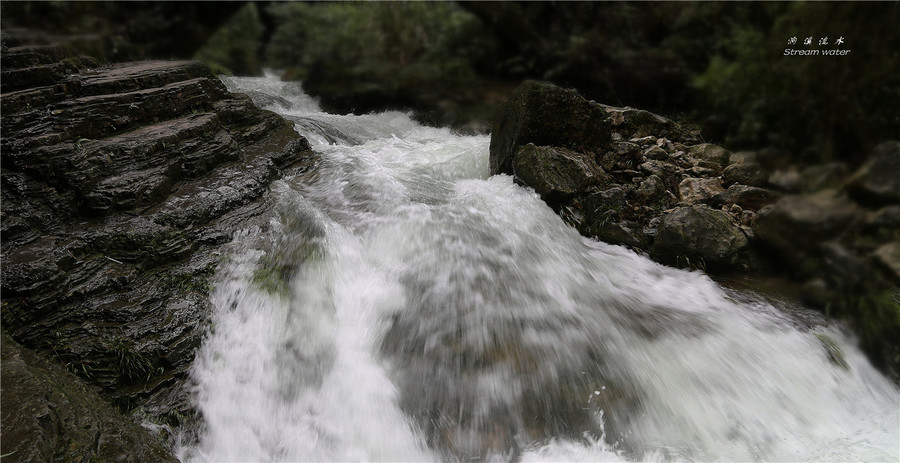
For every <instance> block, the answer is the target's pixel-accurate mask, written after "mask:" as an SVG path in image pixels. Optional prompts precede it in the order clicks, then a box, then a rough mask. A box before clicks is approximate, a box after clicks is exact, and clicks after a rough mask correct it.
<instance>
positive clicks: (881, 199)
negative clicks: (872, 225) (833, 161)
mask: <svg viewBox="0 0 900 463" xmlns="http://www.w3.org/2000/svg"><path fill="white" fill-rule="evenodd" d="M849 186H850V191H851V194H852V195H853V197H854V198H858V199H859V200H860V201H864V202H866V203H870V204H874V205H884V204H898V203H900V142H897V141H888V142H884V143H882V144H880V145H878V146H877V147H875V149H874V150H873V151H872V154H870V155H869V159H868V160H867V161H866V162H865V164H863V165H862V167H860V168H859V170H857V171H856V173H854V174H853V178H852V179H851V180H850V184H849Z"/></svg>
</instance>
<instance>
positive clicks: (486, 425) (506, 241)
mask: <svg viewBox="0 0 900 463" xmlns="http://www.w3.org/2000/svg"><path fill="white" fill-rule="evenodd" d="M223 79H224V80H225V83H226V85H227V86H228V87H229V90H232V91H237V92H244V93H248V94H250V95H251V96H252V97H253V99H254V101H255V102H256V103H257V104H258V105H260V106H262V107H264V108H265V109H269V110H272V111H275V112H277V113H279V114H281V115H283V116H284V117H285V118H287V119H289V120H291V121H293V122H294V124H295V127H296V129H297V131H298V132H299V133H300V134H302V135H303V136H305V137H307V139H308V140H309V141H310V143H311V145H312V146H313V149H314V150H316V151H317V152H318V153H320V155H321V159H320V160H319V161H318V166H317V167H316V169H315V171H314V172H312V173H303V174H297V175H293V176H288V177H286V178H283V179H281V180H279V181H277V182H275V184H274V185H273V195H274V197H275V213H274V218H273V219H272V220H271V221H270V223H268V224H267V225H266V226H260V227H255V228H251V229H246V230H242V231H241V232H240V233H238V235H237V236H236V237H235V239H234V241H233V242H232V243H231V244H229V245H228V246H227V247H226V250H225V251H223V263H222V264H221V265H220V266H219V270H218V274H217V275H216V283H215V289H214V291H213V292H212V294H211V298H212V302H213V304H214V307H215V308H214V313H213V315H212V328H211V330H210V334H209V335H208V336H207V338H206V340H205V341H204V343H203V345H202V346H201V348H200V350H199V351H198V355H197V358H196V360H195V363H194V365H193V368H192V378H193V380H194V381H195V383H196V391H195V392H196V401H197V408H198V410H200V412H201V415H202V426H201V428H200V429H198V430H195V433H196V434H197V436H198V438H197V439H185V440H184V443H183V444H182V445H180V446H179V448H178V449H177V452H178V455H179V458H180V459H181V460H182V461H184V462H224V461H244V462H248V461H253V462H257V461H484V460H489V461H510V460H515V461H847V460H853V461H898V459H900V414H898V413H900V412H898V409H900V392H898V389H897V388H896V386H894V385H893V384H892V383H891V382H889V381H888V380H887V379H885V378H884V377H883V376H882V375H881V374H880V373H879V372H878V371H876V370H875V369H874V368H873V367H872V366H871V365H870V364H869V362H868V360H867V359H866V358H865V356H864V355H863V354H862V353H861V352H860V351H859V349H858V348H857V347H856V346H855V343H854V340H853V339H852V336H850V335H849V334H848V332H847V331H846V330H844V329H843V328H842V327H841V326H839V325H836V324H832V323H828V322H827V321H826V320H824V318H823V317H821V316H820V315H818V314H817V313H812V312H809V311H807V310H805V309H803V308H801V307H795V306H792V305H790V304H788V303H776V302H772V301H769V300H767V299H765V298H762V297H760V296H756V295H753V294H750V293H745V292H739V291H735V290H731V289H726V288H723V287H720V286H719V285H717V284H716V283H715V282H713V281H712V280H711V279H710V278H708V277H707V276H706V275H704V274H702V273H700V272H688V271H685V270H680V269H674V268H670V267H665V266H662V265H659V264H657V263H654V262H653V261H651V260H649V259H648V258H646V257H644V256H641V255H639V254H636V253H634V252H632V251H630V250H628V249H626V248H624V247H620V246H612V245H608V244H605V243H602V242H597V241H595V240H591V239H588V238H584V237H582V236H581V235H579V234H578V232H577V231H576V230H575V229H573V228H572V227H570V226H568V225H566V224H565V223H564V222H563V221H562V219H560V218H559V217H558V216H557V215H556V214H555V213H554V212H553V211H552V210H551V209H550V208H549V207H548V206H546V205H545V204H544V203H543V202H542V201H541V199H540V198H539V197H538V196H537V194H536V193H535V192H534V191H533V190H531V189H529V188H524V187H522V186H519V185H517V184H515V183H514V182H513V179H512V177H510V176H507V175H497V176H489V174H488V144H489V142H490V136H488V135H482V136H460V135H457V134H454V133H453V132H451V131H450V130H449V129H440V128H431V127H424V126H421V125H419V124H417V123H416V122H414V121H412V120H411V119H410V118H409V117H408V115H407V114H404V113H400V112H386V113H382V114H370V115H363V116H354V115H346V116H341V115H332V114H327V113H324V112H322V111H321V110H320V109H319V107H318V105H317V104H316V102H315V101H314V100H313V99H311V98H310V97H308V96H306V95H304V94H303V93H302V91H301V90H300V87H299V85H297V84H295V83H283V82H280V81H279V80H278V79H277V78H275V77H272V76H270V77H267V78H223Z"/></svg>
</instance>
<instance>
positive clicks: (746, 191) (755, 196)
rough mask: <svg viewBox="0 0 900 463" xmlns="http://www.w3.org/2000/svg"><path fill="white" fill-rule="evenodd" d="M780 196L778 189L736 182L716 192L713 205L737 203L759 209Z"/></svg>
mask: <svg viewBox="0 0 900 463" xmlns="http://www.w3.org/2000/svg"><path fill="white" fill-rule="evenodd" d="M780 197H781V193H778V192H777V191H773V190H769V189H766V188H758V187H754V186H747V185H739V184H735V185H731V186H730V187H728V189H727V190H725V191H722V192H720V193H718V194H716V195H715V196H714V197H713V198H712V205H713V206H716V207H719V206H726V205H731V204H737V205H738V206H740V207H741V208H743V209H749V210H753V211H757V210H759V209H761V208H762V207H765V206H768V205H769V204H772V203H774V202H775V201H777V200H778V198H780Z"/></svg>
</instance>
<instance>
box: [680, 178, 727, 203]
mask: <svg viewBox="0 0 900 463" xmlns="http://www.w3.org/2000/svg"><path fill="white" fill-rule="evenodd" d="M723 191H724V189H723V188H722V181H721V180H719V179H718V178H717V177H712V178H695V177H691V178H686V179H684V180H682V181H681V183H679V184H678V195H679V198H680V199H681V201H682V202H684V203H685V204H687V205H689V206H690V205H692V204H697V203H703V204H705V203H708V202H710V201H711V200H712V198H713V197H715V196H716V195H718V194H719V193H721V192H723Z"/></svg>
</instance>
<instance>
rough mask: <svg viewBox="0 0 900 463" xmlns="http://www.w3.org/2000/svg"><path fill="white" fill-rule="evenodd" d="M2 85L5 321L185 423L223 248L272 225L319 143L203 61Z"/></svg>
mask: <svg viewBox="0 0 900 463" xmlns="http://www.w3.org/2000/svg"><path fill="white" fill-rule="evenodd" d="M30 53H38V52H37V51H34V50H32V51H30ZM54 53H56V52H54ZM4 56H5V55H4ZM60 56H64V54H63V53H62V52H59V53H58V55H53V56H52V57H50V58H47V60H48V61H52V60H54V59H59V57H60ZM4 60H5V61H4V72H6V71H10V72H12V71H13V69H6V66H7V64H9V65H10V66H13V65H14V64H15V63H19V64H22V65H25V66H30V65H31V64H29V63H31V62H32V61H30V60H25V59H22V60H12V61H10V60H6V58H4ZM10 63H11V64H10ZM4 92H5V93H3V95H2V98H0V108H2V119H0V126H2V138H0V148H2V164H3V170H2V172H0V196H2V211H0V213H2V233H3V241H2V244H0V252H2V258H3V268H2V273H0V289H2V298H3V312H2V318H3V326H4V331H5V332H6V333H8V334H9V335H10V336H11V337H12V338H13V339H15V340H16V341H17V342H19V343H21V344H22V345H24V346H25V347H26V348H28V349H32V350H34V351H36V352H38V353H43V354H46V355H48V356H50V357H52V358H53V360H54V361H55V362H58V363H60V364H62V365H67V366H68V367H69V369H70V370H71V371H72V372H73V373H74V374H76V375H78V376H79V377H80V378H82V379H83V380H84V381H85V382H87V383H88V384H90V385H91V387H94V388H96V389H97V390H98V391H99V392H100V394H101V396H102V397H103V398H104V399H106V400H109V401H111V402H112V403H113V404H114V405H115V406H117V407H119V408H120V409H121V410H124V411H130V410H133V409H136V408H140V407H142V406H145V405H146V406H148V407H151V406H153V407H155V408H153V409H154V410H157V412H154V413H159V414H158V415H156V414H149V415H147V417H148V419H151V420H163V421H165V420H169V421H168V423H169V424H170V425H171V428H172V429H174V428H176V427H177V425H178V423H176V422H177V421H178V420H179V419H180V418H171V417H172V416H174V415H173V414H177V413H181V412H177V411H178V410H182V411H184V410H185V405H184V403H183V401H184V397H181V399H179V398H178V397H179V394H181V393H184V391H186V389H185V381H186V380H187V369H188V367H189V365H190V363H191V362H192V360H193V358H194V351H195V349H196V348H197V346H199V344H200V342H201V340H202V338H203V336H204V334H205V332H206V329H207V323H208V316H209V313H210V302H209V294H208V293H209V289H210V283H209V281H210V278H211V277H212V275H213V274H214V273H215V269H216V266H217V264H218V261H217V259H216V258H215V257H214V256H213V255H212V251H213V250H214V249H215V247H216V246H218V245H221V244H223V243H224V242H227V241H229V240H230V239H231V236H232V234H233V233H234V232H235V231H237V230H240V229H242V228H244V227H247V226H250V225H252V224H257V223H265V221H266V220H268V219H267V217H268V215H267V214H270V213H271V212H268V210H269V209H270V208H269V207H267V206H266V201H267V191H268V185H269V183H270V182H271V181H273V180H275V179H277V178H279V176H281V175H283V174H284V173H285V172H286V170H288V169H293V170H296V169H303V168H305V167H304V166H306V165H307V164H305V163H307V162H310V161H311V160H312V152H311V151H310V149H309V144H308V143H307V142H306V140H304V139H303V138H302V137H300V136H299V135H298V134H297V133H296V132H295V131H294V130H293V126H292V124H291V123H290V122H288V121H285V120H284V119H283V118H281V117H279V116H277V115H276V114H274V113H271V112H268V111H262V110H259V109H258V108H257V107H256V106H254V105H253V103H252V102H251V100H250V99H249V98H248V97H246V96H243V95H237V94H231V93H229V92H228V91H227V90H226V89H225V86H224V85H223V84H222V82H221V81H219V80H218V79H217V78H216V77H215V76H214V75H213V74H212V73H211V72H210V70H209V69H208V68H207V67H206V66H205V65H202V64H200V63H196V62H187V61H174V62H173V61H145V62H136V63H116V64H110V65H105V66H102V67H97V68H94V69H86V68H84V67H79V66H75V67H74V68H72V71H71V72H69V73H67V74H65V75H57V76H55V77H54V78H53V79H51V80H49V81H45V80H35V81H34V82H32V83H30V84H27V85H26V84H24V83H23V84H22V85H16V86H15V89H14V90H13V91H8V92H7V91H6V89H5V87H4ZM5 347H6V346H4V353H5V352H6V349H5ZM4 363H5V361H4ZM4 381H5V374H4ZM173 391H181V392H173ZM54 397H55V396H54ZM179 400H181V401H182V402H179ZM3 401H4V407H6V406H7V395H6V391H4V397H3ZM179 403H180V405H179ZM154 404H155V405H154ZM176 412H177V413H176ZM181 414H183V415H189V413H187V412H185V413H181ZM163 415H166V416H163ZM167 416H168V418H167ZM170 418H171V420H174V421H171V420H170ZM4 424H5V420H4ZM10 436H11V434H6V432H5V430H4V439H3V442H4V446H5V445H7V442H8V443H9V445H18V444H17V443H15V442H14V441H13V440H12V437H10ZM4 448H6V447H4ZM98 458H99V459H100V460H103V461H112V460H114V458H112V457H109V458H100V457H98ZM127 461H132V460H127ZM134 461H137V460H134ZM142 461H143V460H142ZM147 461H155V459H152V458H150V459H147Z"/></svg>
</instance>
